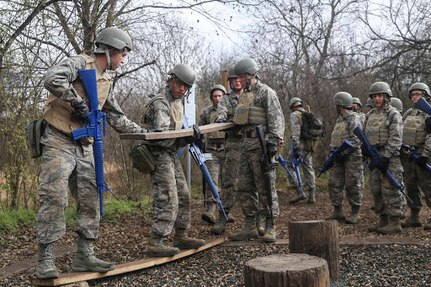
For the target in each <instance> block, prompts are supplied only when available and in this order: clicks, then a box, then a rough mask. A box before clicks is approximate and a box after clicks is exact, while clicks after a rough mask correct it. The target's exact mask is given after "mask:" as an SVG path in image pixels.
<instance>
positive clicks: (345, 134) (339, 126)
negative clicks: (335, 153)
mask: <svg viewBox="0 0 431 287" xmlns="http://www.w3.org/2000/svg"><path fill="white" fill-rule="evenodd" d="M349 137H350V135H349V131H348V130H347V123H346V121H345V120H342V121H339V122H337V123H336V124H335V127H334V130H333V131H332V134H331V143H330V145H329V146H330V147H331V149H332V148H337V147H339V146H340V145H341V144H342V143H343V141H344V140H346V139H348V138H349Z"/></svg>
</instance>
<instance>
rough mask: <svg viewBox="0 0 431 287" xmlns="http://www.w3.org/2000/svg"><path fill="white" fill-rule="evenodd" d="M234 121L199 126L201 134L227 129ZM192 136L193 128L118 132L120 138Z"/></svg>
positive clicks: (155, 138)
mask: <svg viewBox="0 0 431 287" xmlns="http://www.w3.org/2000/svg"><path fill="white" fill-rule="evenodd" d="M234 126H235V125H234V123H214V124H209V125H202V126H199V129H200V130H201V133H202V134H207V133H212V132H217V131H222V130H227V129H230V128H233V127H234ZM190 136H193V128H188V129H181V130H172V131H165V132H151V133H123V134H120V139H122V140H162V139H174V138H183V137H190Z"/></svg>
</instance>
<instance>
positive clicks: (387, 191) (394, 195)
mask: <svg viewBox="0 0 431 287" xmlns="http://www.w3.org/2000/svg"><path fill="white" fill-rule="evenodd" d="M388 170H389V171H390V172H392V174H393V175H394V177H395V178H396V179H397V180H398V181H399V182H402V180H403V176H402V174H403V167H402V165H401V160H400V157H399V156H393V157H391V159H390V161H389V169H388ZM368 182H369V185H370V189H371V193H372V195H373V200H374V211H375V212H376V213H378V214H385V215H387V216H394V217H400V216H402V215H403V211H402V206H403V204H404V198H403V195H402V194H401V192H400V191H399V190H398V189H397V188H395V187H393V186H392V184H391V183H390V181H389V180H388V179H387V178H386V176H385V175H384V174H382V172H381V171H380V170H378V169H377V168H374V169H373V170H371V171H370V178H369V181H368Z"/></svg>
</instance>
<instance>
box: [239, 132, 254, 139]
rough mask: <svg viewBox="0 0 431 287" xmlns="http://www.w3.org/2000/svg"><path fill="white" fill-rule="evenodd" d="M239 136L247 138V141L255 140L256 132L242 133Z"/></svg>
mask: <svg viewBox="0 0 431 287" xmlns="http://www.w3.org/2000/svg"><path fill="white" fill-rule="evenodd" d="M241 134H242V137H243V138H248V139H251V138H257V133H256V131H243V132H241Z"/></svg>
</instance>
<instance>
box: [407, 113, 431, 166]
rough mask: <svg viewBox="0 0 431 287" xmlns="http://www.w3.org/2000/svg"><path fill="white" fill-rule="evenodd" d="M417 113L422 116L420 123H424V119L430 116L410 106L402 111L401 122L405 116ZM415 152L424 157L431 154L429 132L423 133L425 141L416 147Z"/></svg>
mask: <svg viewBox="0 0 431 287" xmlns="http://www.w3.org/2000/svg"><path fill="white" fill-rule="evenodd" d="M419 115H420V116H422V119H423V122H422V124H423V125H425V120H426V119H427V118H429V117H430V116H429V115H428V114H426V113H424V112H423V111H421V110H419V109H416V108H410V109H408V110H407V111H406V112H405V113H404V115H403V122H406V120H407V118H408V117H410V116H419ZM417 152H418V153H419V154H420V155H421V156H424V157H428V158H429V157H430V156H431V134H426V135H425V143H424V144H423V146H420V147H419V148H418V150H417Z"/></svg>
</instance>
